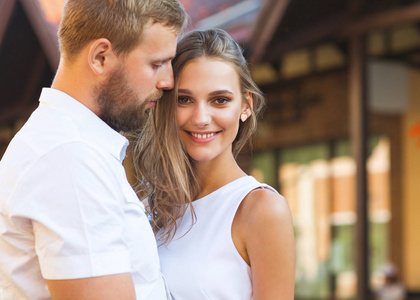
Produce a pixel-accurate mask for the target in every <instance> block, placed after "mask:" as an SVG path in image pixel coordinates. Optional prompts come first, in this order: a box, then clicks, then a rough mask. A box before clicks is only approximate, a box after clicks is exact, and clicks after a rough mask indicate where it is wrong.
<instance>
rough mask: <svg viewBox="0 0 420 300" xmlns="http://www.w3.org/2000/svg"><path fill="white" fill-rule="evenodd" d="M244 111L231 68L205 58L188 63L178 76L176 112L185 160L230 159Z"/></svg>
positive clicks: (220, 62)
mask: <svg viewBox="0 0 420 300" xmlns="http://www.w3.org/2000/svg"><path fill="white" fill-rule="evenodd" d="M247 107H248V106H247V105H246V104H245V103H244V101H243V95H242V93H241V89H240V86H239V77H238V74H237V72H236V71H235V69H234V68H233V66H232V65H231V64H229V63H227V62H224V61H222V60H218V59H214V58H208V57H200V58H198V59H196V60H193V61H191V62H189V63H188V64H187V65H186V66H185V68H184V70H183V71H182V73H181V76H180V80H179V86H178V108H177V112H176V117H177V124H178V127H179V130H180V136H181V139H182V142H183V144H184V146H185V148H186V151H187V153H188V154H189V156H191V158H192V159H193V160H194V161H196V162H203V161H210V160H212V159H214V158H217V157H220V156H221V155H222V156H227V155H228V156H229V155H230V156H231V155H232V143H233V141H234V139H235V137H236V135H237V133H238V129H239V120H240V115H241V113H243V112H244V110H245V109H246V108H247Z"/></svg>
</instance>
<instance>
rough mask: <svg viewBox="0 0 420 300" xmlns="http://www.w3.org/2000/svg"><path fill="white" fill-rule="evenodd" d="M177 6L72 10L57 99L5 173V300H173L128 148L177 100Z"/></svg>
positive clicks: (46, 102)
mask: <svg viewBox="0 0 420 300" xmlns="http://www.w3.org/2000/svg"><path fill="white" fill-rule="evenodd" d="M185 22H186V14H185V11H184V10H183V8H182V6H181V5H180V4H179V2H178V0H102V1H98V0H68V1H67V3H66V6H65V9H64V14H63V17H62V22H61V24H60V28H59V42H60V50H61V60H60V65H59V68H58V71H57V74H56V76H55V79H54V81H53V84H52V88H51V89H44V90H43V91H42V94H41V97H40V105H39V107H38V108H37V109H36V111H35V112H34V113H33V114H32V116H31V117H30V118H29V120H28V121H27V123H26V124H25V125H24V126H23V128H22V129H21V130H20V132H18V134H17V135H16V136H15V137H14V139H13V140H12V142H11V143H10V145H9V147H8V149H7V150H6V153H5V154H4V156H3V159H2V161H1V162H0V178H1V180H0V299H2V300H3V299H7V300H11V299H50V298H51V299H101V300H106V299H135V298H137V299H153V300H160V299H166V298H167V296H168V293H167V291H166V288H165V284H164V280H163V278H162V275H161V273H160V266H159V261H158V257H157V249H156V243H155V239H154V235H153V233H152V230H151V228H150V225H149V222H148V218H147V217H146V215H145V213H144V206H143V205H142V204H141V202H140V201H139V200H138V198H137V197H136V194H135V193H134V191H133V190H132V188H131V186H130V185H129V183H128V182H127V178H126V176H125V172H124V168H123V166H122V160H123V159H124V157H125V149H126V147H127V144H128V141H127V139H126V138H125V137H123V136H122V135H121V134H120V133H119V131H131V130H138V129H141V127H142V124H143V123H144V120H145V118H146V115H147V113H146V112H147V111H148V110H149V109H150V108H151V107H153V106H154V104H155V102H156V101H158V99H159V98H160V97H161V95H162V92H163V90H166V89H172V88H173V74H172V67H171V60H172V58H173V57H174V55H175V48H176V39H177V35H178V34H179V32H180V31H181V30H182V29H183V27H184V25H185Z"/></svg>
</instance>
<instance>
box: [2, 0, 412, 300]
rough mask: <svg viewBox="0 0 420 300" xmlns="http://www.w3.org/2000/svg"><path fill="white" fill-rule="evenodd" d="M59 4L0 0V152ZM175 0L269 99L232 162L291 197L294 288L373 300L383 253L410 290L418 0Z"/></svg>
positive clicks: (48, 55)
mask: <svg viewBox="0 0 420 300" xmlns="http://www.w3.org/2000/svg"><path fill="white" fill-rule="evenodd" d="M64 2H65V1H64V0H0V157H1V156H2V155H3V153H4V151H5V149H6V147H7V145H8V143H9V141H10V139H11V138H12V137H13V135H14V134H15V133H16V132H17V131H18V130H19V128H20V127H21V126H22V124H23V123H24V122H25V120H26V119H27V118H28V117H29V115H30V113H31V112H32V111H33V110H34V109H35V108H36V107H37V105H38V96H39V94H40V91H41V88H42V87H44V86H49V85H50V84H51V81H52V79H53V76H54V73H55V70H56V68H57V66H58V62H59V52H58V48H57V34H56V32H57V26H58V22H59V20H60V18H61V11H62V7H63V5H64ZM181 2H182V3H183V4H184V6H185V8H186V10H187V12H188V13H189V15H190V17H191V20H190V24H189V27H188V30H191V29H194V28H206V27H221V28H223V29H225V30H227V31H228V32H229V33H230V34H231V35H232V36H233V37H234V38H235V39H236V40H237V41H238V42H239V43H240V44H241V46H242V47H243V49H244V53H245V55H246V57H247V59H248V60H249V62H250V67H251V70H252V74H253V77H254V79H255V81H256V82H257V83H258V85H259V86H260V87H261V89H262V90H263V91H264V93H265V94H266V96H267V102H268V109H267V110H266V112H265V114H264V118H263V120H262V121H261V124H260V126H259V129H258V134H257V137H256V140H255V144H254V151H253V152H252V153H251V152H249V151H248V152H245V153H243V154H242V155H241V157H240V164H241V165H242V166H243V168H244V169H245V170H246V171H248V172H249V173H250V174H252V175H254V176H255V177H256V178H257V179H259V180H261V181H265V182H267V183H268V184H270V185H272V186H274V187H276V188H277V189H278V190H279V191H280V192H281V193H282V194H283V195H284V196H285V197H286V198H287V199H288V201H289V204H290V207H291V209H292V212H293V216H294V224H295V234H296V252H297V262H296V263H297V269H296V299H373V298H372V296H369V294H368V290H371V291H373V290H375V289H376V288H378V287H379V286H380V285H381V280H382V277H381V273H380V270H381V267H382V266H383V265H384V264H386V263H392V264H394V265H395V266H396V268H397V270H398V271H399V277H400V279H401V280H402V282H403V284H404V286H405V287H406V290H407V299H420V233H419V230H420V218H418V215H419V214H420V201H419V198H420V1H414V0H347V1H337V0H213V1H205V0H181ZM126 166H127V170H128V173H129V174H130V171H129V169H130V161H129V160H128V161H127V163H126ZM0 180H1V179H0ZM131 180H132V181H133V180H134V179H133V178H132V177H131ZM41 184H42V183H41ZM268 230H269V229H268Z"/></svg>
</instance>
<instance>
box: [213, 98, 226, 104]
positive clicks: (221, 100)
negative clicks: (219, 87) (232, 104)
mask: <svg viewBox="0 0 420 300" xmlns="http://www.w3.org/2000/svg"><path fill="white" fill-rule="evenodd" d="M214 102H215V103H216V104H226V103H227V102H229V99H227V98H217V99H216V100H214Z"/></svg>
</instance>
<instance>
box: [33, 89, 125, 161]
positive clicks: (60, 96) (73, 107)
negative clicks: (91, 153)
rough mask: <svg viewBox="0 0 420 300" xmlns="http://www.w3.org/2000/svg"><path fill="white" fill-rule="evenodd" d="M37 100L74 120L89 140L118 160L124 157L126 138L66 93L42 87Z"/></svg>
mask: <svg viewBox="0 0 420 300" xmlns="http://www.w3.org/2000/svg"><path fill="white" fill-rule="evenodd" d="M39 102H40V103H41V104H43V105H46V106H49V107H51V108H53V109H55V110H58V111H60V112H61V113H62V114H64V115H66V116H67V117H69V118H70V119H72V120H74V122H75V123H76V124H77V126H78V127H80V129H81V132H83V134H84V135H86V136H87V137H88V138H89V140H90V141H91V142H93V143H95V144H97V145H99V146H101V147H104V148H105V149H107V150H108V151H109V152H110V153H111V154H112V155H113V156H114V157H115V158H117V159H118V160H119V161H121V162H122V161H123V160H124V158H125V153H126V149H127V146H128V140H127V139H126V138H125V137H124V136H123V135H121V134H120V133H118V132H117V131H115V130H114V129H112V128H111V127H110V126H109V125H108V124H106V123H105V122H104V121H102V120H101V119H100V118H99V117H98V116H97V115H96V114H95V113H94V112H92V111H91V110H90V109H89V108H87V107H86V106H84V105H83V104H82V103H80V102H79V101H77V100H76V99H74V98H73V97H71V96H69V95H67V94H66V93H64V92H62V91H60V90H56V89H52V88H43V89H42V92H41V96H40V98H39Z"/></svg>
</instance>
